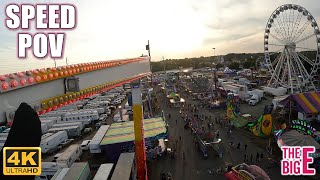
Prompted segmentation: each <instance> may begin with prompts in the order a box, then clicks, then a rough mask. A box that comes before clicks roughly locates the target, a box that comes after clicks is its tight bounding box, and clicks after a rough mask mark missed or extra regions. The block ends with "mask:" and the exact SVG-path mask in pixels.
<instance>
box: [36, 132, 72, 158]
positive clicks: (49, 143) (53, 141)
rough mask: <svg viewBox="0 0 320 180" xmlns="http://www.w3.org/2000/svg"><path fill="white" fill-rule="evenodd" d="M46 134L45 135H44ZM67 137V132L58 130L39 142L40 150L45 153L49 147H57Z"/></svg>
mask: <svg viewBox="0 0 320 180" xmlns="http://www.w3.org/2000/svg"><path fill="white" fill-rule="evenodd" d="M44 136H47V135H44ZM67 139H68V134H67V132H66V131H58V132H56V133H55V134H53V135H50V136H48V137H46V138H44V139H42V140H41V142H40V147H41V152H42V153H47V152H48V151H50V150H51V149H53V148H55V147H57V146H58V145H59V144H60V143H62V142H64V141H66V140H67Z"/></svg>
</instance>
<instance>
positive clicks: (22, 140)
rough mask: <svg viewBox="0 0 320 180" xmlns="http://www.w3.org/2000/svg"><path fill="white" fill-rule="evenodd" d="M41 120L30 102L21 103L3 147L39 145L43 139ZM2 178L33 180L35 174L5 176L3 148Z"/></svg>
mask: <svg viewBox="0 0 320 180" xmlns="http://www.w3.org/2000/svg"><path fill="white" fill-rule="evenodd" d="M41 135H42V133H41V122H40V119H39V116H38V114H37V113H36V112H35V110H34V109H32V108H31V107H30V106H29V105H28V104H26V103H21V104H20V106H19V108H18V109H17V111H16V113H15V116H14V120H13V124H12V126H11V129H10V132H9V135H8V138H7V140H6V142H5V144H4V146H3V147H39V146H40V141H41ZM0 159H1V161H0V162H1V164H0V171H1V174H0V179H1V180H6V179H15V180H16V179H17V180H19V179H23V180H29V179H30V180H31V179H32V180H33V179H34V178H35V176H4V175H3V149H2V150H1V152H0Z"/></svg>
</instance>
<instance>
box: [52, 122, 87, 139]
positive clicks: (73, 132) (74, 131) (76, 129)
mask: <svg viewBox="0 0 320 180" xmlns="http://www.w3.org/2000/svg"><path fill="white" fill-rule="evenodd" d="M58 131H66V132H67V134H68V137H69V138H71V137H77V136H80V135H81V129H80V125H77V126H67V127H57V128H51V129H49V130H48V132H50V133H55V132H58Z"/></svg>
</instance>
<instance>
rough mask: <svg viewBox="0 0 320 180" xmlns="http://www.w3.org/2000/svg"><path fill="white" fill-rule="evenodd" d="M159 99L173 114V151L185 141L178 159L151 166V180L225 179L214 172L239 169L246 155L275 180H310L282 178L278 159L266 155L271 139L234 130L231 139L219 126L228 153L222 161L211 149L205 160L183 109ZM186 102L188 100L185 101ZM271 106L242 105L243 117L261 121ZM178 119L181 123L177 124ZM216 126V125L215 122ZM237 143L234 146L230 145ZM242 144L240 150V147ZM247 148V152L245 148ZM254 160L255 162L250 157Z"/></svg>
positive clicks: (221, 113)
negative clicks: (167, 176)
mask: <svg viewBox="0 0 320 180" xmlns="http://www.w3.org/2000/svg"><path fill="white" fill-rule="evenodd" d="M158 96H159V97H158V98H160V99H163V101H162V104H161V108H162V109H163V110H164V112H165V114H168V113H170V114H171V118H170V119H169V118H167V121H168V124H169V144H170V145H169V147H170V148H172V147H173V144H174V142H175V140H179V136H181V137H182V141H179V142H178V145H177V153H176V157H177V158H176V159H174V160H173V159H171V158H170V157H169V156H167V157H161V158H160V159H157V160H154V161H152V162H149V163H148V176H149V179H152V180H157V179H160V174H161V173H168V172H170V173H171V174H172V176H173V179H175V180H198V179H199V180H206V179H213V178H214V179H225V177H224V175H222V174H217V173H215V174H212V173H210V171H211V172H212V171H213V170H214V171H216V169H218V168H220V167H224V168H225V167H226V165H228V164H229V163H230V164H232V165H237V164H240V163H243V162H244V156H245V154H246V155H247V157H248V161H247V162H246V163H247V164H249V165H258V166H260V167H261V168H262V169H264V170H265V171H266V173H267V174H268V175H269V177H270V178H271V179H306V177H292V176H291V177H284V176H281V174H280V166H279V165H277V163H275V162H279V161H275V160H274V159H275V157H273V156H272V157H271V156H269V155H268V153H267V152H266V150H265V148H266V146H267V144H268V142H269V139H267V138H261V137H257V136H255V135H253V134H252V133H251V132H248V131H245V130H242V129H234V130H232V133H231V137H228V135H227V128H225V127H222V126H220V125H217V124H215V125H214V126H215V127H214V128H215V130H219V131H220V137H221V139H222V141H221V144H220V145H221V147H222V149H223V150H224V153H223V157H222V158H219V156H218V153H217V152H216V151H215V150H213V149H209V157H208V159H204V158H203V157H202V154H201V152H199V150H198V149H197V148H196V146H195V145H194V142H193V135H192V134H191V133H190V129H187V130H186V129H184V124H185V122H184V120H183V119H182V117H181V116H180V113H179V111H180V108H170V107H169V106H168V105H167V104H166V101H165V100H166V99H165V98H164V96H162V95H161V94H158ZM183 98H185V97H183ZM185 99H187V101H186V102H187V103H191V104H198V103H199V102H197V101H192V100H190V99H188V98H185ZM270 104H271V98H269V99H267V100H263V101H261V102H260V103H259V104H257V105H256V106H248V105H246V104H241V105H240V110H241V112H242V113H249V114H252V115H253V116H255V117H259V116H260V114H262V112H263V108H264V106H265V105H270ZM225 114H226V110H211V111H209V110H207V109H204V108H203V109H200V115H206V116H211V117H212V119H214V118H215V117H224V116H225ZM176 119H177V123H176ZM212 122H213V121H212ZM207 123H208V121H206V120H204V121H203V124H204V126H205V127H207ZM230 142H233V144H234V146H233V147H231V146H230V145H229V143H230ZM239 142H240V149H237V148H236V146H237V144H238V143H239ZM245 144H247V149H246V150H245V148H244V145H245ZM183 152H185V157H186V159H185V160H183V158H182V153H183ZM257 153H259V154H261V153H263V155H264V157H263V159H262V160H259V161H256V154H257ZM251 154H252V156H253V160H252V162H251V160H250V159H251V158H250V156H251Z"/></svg>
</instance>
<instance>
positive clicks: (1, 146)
mask: <svg viewBox="0 0 320 180" xmlns="http://www.w3.org/2000/svg"><path fill="white" fill-rule="evenodd" d="M3 146H4V143H0V151H1V150H2V148H3Z"/></svg>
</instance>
